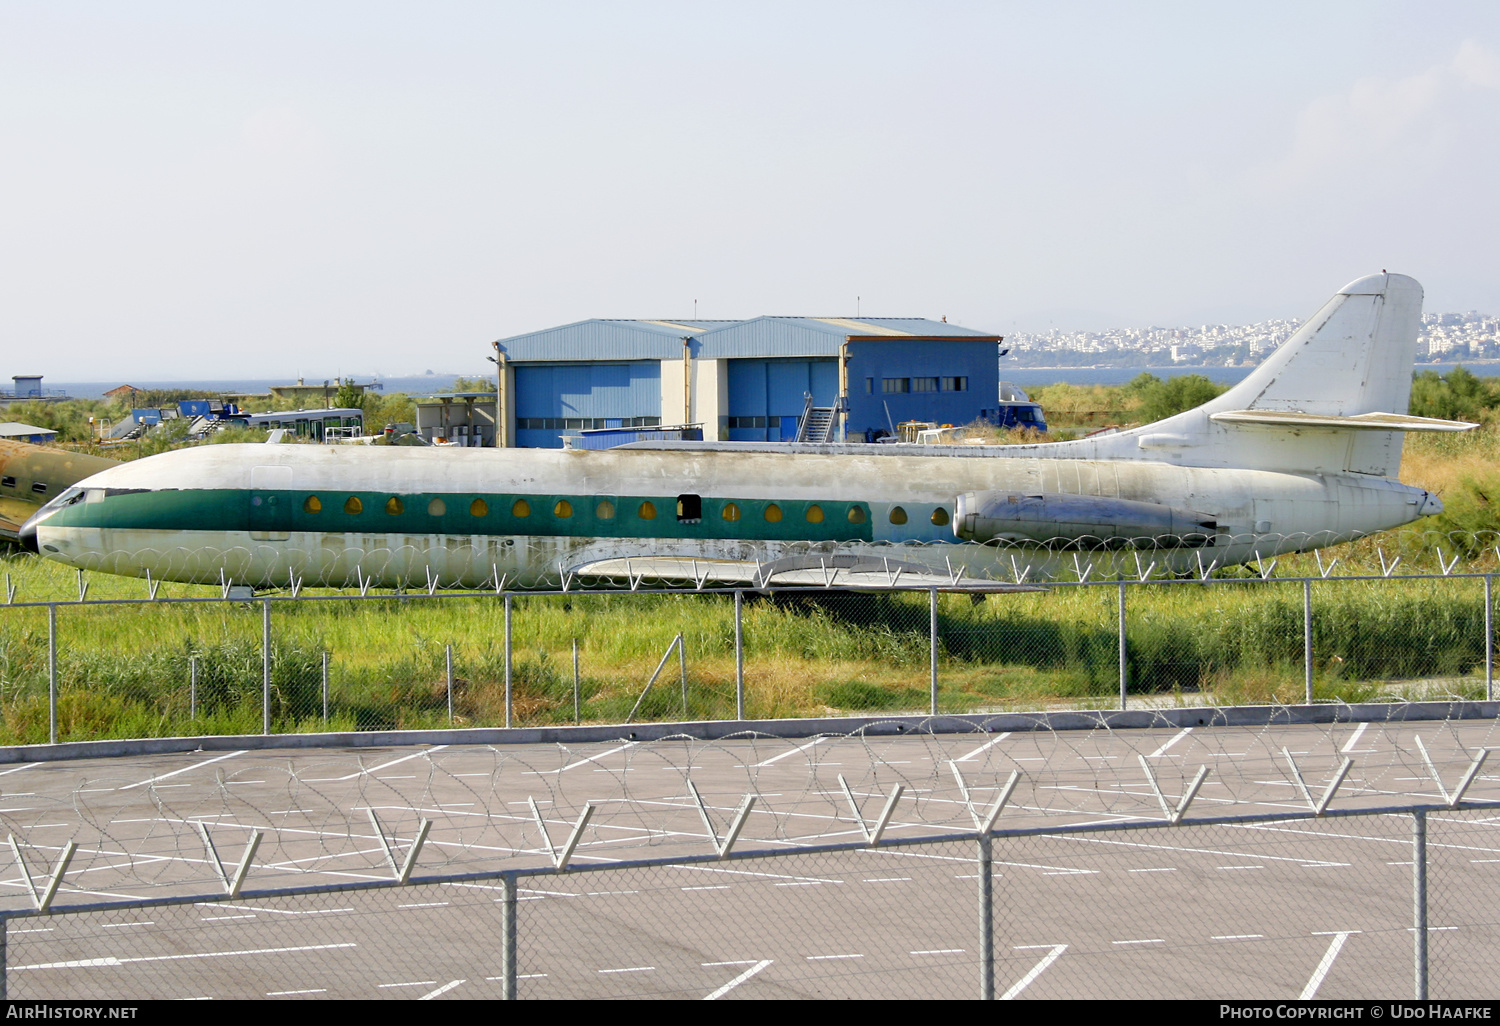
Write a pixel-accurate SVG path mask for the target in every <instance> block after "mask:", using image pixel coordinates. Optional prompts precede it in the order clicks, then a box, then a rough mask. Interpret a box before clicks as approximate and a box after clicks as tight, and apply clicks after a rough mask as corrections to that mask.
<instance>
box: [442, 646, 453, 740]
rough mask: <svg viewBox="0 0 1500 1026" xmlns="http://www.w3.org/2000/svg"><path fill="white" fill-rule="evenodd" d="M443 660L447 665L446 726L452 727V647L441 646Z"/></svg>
mask: <svg viewBox="0 0 1500 1026" xmlns="http://www.w3.org/2000/svg"><path fill="white" fill-rule="evenodd" d="M443 658H444V659H445V660H446V662H447V664H448V726H450V727H451V726H453V645H452V644H447V645H444V646H443Z"/></svg>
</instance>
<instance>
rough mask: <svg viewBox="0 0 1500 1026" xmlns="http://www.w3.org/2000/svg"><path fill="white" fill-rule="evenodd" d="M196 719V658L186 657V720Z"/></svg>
mask: <svg viewBox="0 0 1500 1026" xmlns="http://www.w3.org/2000/svg"><path fill="white" fill-rule="evenodd" d="M197 718H198V657H197V656H188V719H190V720H196V719H197Z"/></svg>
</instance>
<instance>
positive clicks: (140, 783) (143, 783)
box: [102, 751, 245, 791]
mask: <svg viewBox="0 0 1500 1026" xmlns="http://www.w3.org/2000/svg"><path fill="white" fill-rule="evenodd" d="M244 754H245V753H244V752H243V751H239V752H230V753H229V754H228V755H216V756H214V757H213V758H212V759H204V760H203V761H202V762H195V763H193V764H192V765H191V766H184V767H182V769H175V770H173V771H172V772H171V773H162V774H160V775H158V776H154V777H151V778H150V779H149V780H140V781H137V782H136V783H134V784H126V785H125V786H124V787H117V788H115V790H117V791H129V790H130V789H131V788H132V787H145V786H146V785H147V784H154V783H156V782H157V781H158V780H166V779H167V778H168V777H175V776H176V775H177V774H179V773H186V772H187V771H188V770H195V769H200V768H201V767H203V766H207V765H210V764H211V763H215V762H223V761H224V760H225V759H233V758H234V757H235V756H236V755H244ZM102 790H106V791H107V790H109V788H103V789H102Z"/></svg>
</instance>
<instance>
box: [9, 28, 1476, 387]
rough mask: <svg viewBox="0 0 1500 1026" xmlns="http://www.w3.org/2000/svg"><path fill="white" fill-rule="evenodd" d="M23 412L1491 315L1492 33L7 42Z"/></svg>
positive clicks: (107, 31) (265, 34) (323, 33)
mask: <svg viewBox="0 0 1500 1026" xmlns="http://www.w3.org/2000/svg"><path fill="white" fill-rule="evenodd" d="M0 140H3V145H4V150H5V155H6V159H5V160H4V161H0V353H3V354H4V356H5V360H4V361H0V362H3V363H7V364H10V365H11V367H0V380H3V378H4V376H8V375H9V374H11V373H21V372H26V371H32V372H35V371H38V370H40V371H43V372H44V373H46V374H47V376H48V377H49V378H51V379H54V380H87V379H96V378H106V377H107V378H119V379H120V380H128V379H130V378H131V377H143V378H155V379H164V378H168V377H175V376H193V377H213V378H229V377H235V378H239V377H269V376H273V375H278V374H282V373H294V372H299V371H300V372H302V373H303V374H305V375H306V376H307V377H309V378H313V377H317V378H319V379H321V378H323V377H327V376H331V375H332V374H333V373H335V372H336V371H337V370H338V369H339V368H347V367H360V368H362V369H363V371H362V373H367V372H369V371H370V370H378V371H380V372H382V373H385V374H388V375H404V374H409V373H411V372H413V371H416V372H418V373H420V372H421V371H422V370H424V369H426V368H428V367H431V366H433V365H434V364H443V365H447V366H457V367H471V366H478V365H481V364H482V363H483V359H484V356H485V355H486V353H487V352H488V343H489V342H490V340H492V339H496V338H501V337H507V336H511V335H516V334H521V333H523V332H527V331H532V330H536V329H540V328H544V327H548V326H551V325H557V324H564V323H570V322H573V321H579V320H584V319H588V318H593V317H612V318H632V317H652V318H674V317H675V318H682V317H688V316H690V315H693V314H694V311H695V306H696V316H698V317H701V318H741V317H752V316H757V315H760V314H784V315H805V314H816V315H822V316H850V315H852V314H854V312H855V311H856V310H858V311H859V312H860V313H861V314H863V315H864V316H921V317H930V318H933V319H937V318H938V317H942V316H945V315H946V316H947V318H948V320H949V321H950V322H951V323H955V324H961V325H966V326H970V327H977V328H983V329H986V330H990V331H994V332H996V333H999V334H1003V335H1007V336H1012V337H1015V336H1019V335H1023V334H1028V335H1043V334H1046V333H1048V332H1049V331H1052V330H1053V329H1056V330H1058V331H1060V332H1084V331H1093V332H1100V331H1105V330H1107V329H1109V328H1110V326H1111V325H1122V324H1153V323H1155V324H1198V325H1201V324H1205V323H1215V322H1218V323H1225V324H1255V323H1262V322H1267V321H1270V320H1272V319H1275V318H1292V317H1306V316H1309V315H1310V314H1311V313H1312V311H1314V310H1316V309H1317V308H1318V307H1319V306H1321V305H1322V303H1323V302H1324V301H1326V300H1327V298H1328V297H1329V296H1331V295H1332V294H1333V293H1334V292H1335V291H1336V290H1337V289H1338V288H1339V287H1341V286H1342V285H1344V284H1345V283H1346V282H1349V281H1352V280H1354V279H1356V278H1359V277H1362V276H1364V275H1366V274H1370V273H1374V272H1377V271H1379V270H1380V269H1381V268H1389V269H1390V270H1392V271H1400V272H1402V273H1406V274H1410V275H1413V276H1414V277H1416V278H1417V279H1418V280H1419V281H1421V282H1422V283H1423V285H1424V287H1425V288H1426V290H1427V308H1428V309H1431V310H1469V309H1474V310H1491V311H1497V310H1500V255H1497V251H1496V247H1495V243H1494V240H1495V239H1496V238H1497V237H1500V204H1497V203H1496V201H1495V187H1494V178H1495V169H1496V168H1497V167H1500V5H1497V4H1494V3H1492V2H1478V0H1453V2H1447V3H1443V4H1430V3H1418V2H1408V0H1365V2H1354V0H1329V2H1325V3H1321V4H1312V5H1310V4H1300V3H1291V2H1285V0H1268V2H1266V3H1262V4H1257V5H1254V6H1253V7H1243V6H1239V7H1236V6H1234V5H1211V4H1201V3H1189V2H1168V0H1155V2H1147V0H1143V2H1140V3H1134V4H1128V5H1124V4H1122V5H1110V4H1099V3H1096V2H1086V0H1058V2H1056V3H1050V4H1045V5H1042V4H1035V3H1022V2H1001V0H983V2H981V0H973V2H965V0H948V2H944V0H925V2H920V3H916V2H912V3H903V2H893V0H884V2H881V0H876V2H868V0H862V2H855V0H821V2H820V0H810V2H808V0H804V2H796V3H793V2H779V0H763V2H758V3H755V4H743V5H733V4H695V3H688V2H669V0H637V2H632V3H629V4H618V3H608V2H603V0H577V2H570V3H568V4H525V3H519V2H501V0H485V2H480V0H448V2H445V3H440V4H436V5H421V6H418V5H399V4H369V3H356V2H354V0H325V2H321V3H317V4H294V3H289V2H287V0H265V2H263V3H258V4H239V5H236V4H201V3H191V2H188V0H134V2H132V3H130V4H117V3H109V2H105V0H8V2H6V3H5V4H3V5H0Z"/></svg>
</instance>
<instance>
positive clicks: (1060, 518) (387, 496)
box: [21, 273, 1475, 591]
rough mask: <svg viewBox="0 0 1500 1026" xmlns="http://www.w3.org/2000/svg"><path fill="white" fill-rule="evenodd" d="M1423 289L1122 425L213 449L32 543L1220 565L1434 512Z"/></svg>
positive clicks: (548, 578) (963, 570) (735, 576)
mask: <svg viewBox="0 0 1500 1026" xmlns="http://www.w3.org/2000/svg"><path fill="white" fill-rule="evenodd" d="M1421 305H1422V290H1421V286H1420V285H1418V284H1417V282H1416V281H1414V280H1413V279H1411V278H1408V277H1405V276H1403V275H1399V274H1384V273H1383V274H1377V275H1371V276H1369V277H1367V278H1361V279H1359V280H1358V281H1355V282H1352V283H1351V284H1349V285H1348V286H1346V287H1345V288H1343V289H1341V290H1340V291H1339V293H1338V294H1337V295H1335V296H1334V297H1333V298H1332V299H1331V300H1329V301H1328V303H1326V304H1325V305H1324V306H1323V308H1322V309H1321V310H1319V311H1318V312H1317V313H1316V314H1314V315H1313V316H1312V317H1311V318H1309V319H1308V321H1307V323H1306V324H1305V325H1304V326H1303V327H1302V329H1301V330H1300V331H1298V332H1297V333H1296V335H1294V336H1293V337H1292V338H1291V339H1290V340H1289V341H1288V342H1287V343H1286V344H1285V345H1283V346H1281V347H1280V348H1279V349H1278V350H1276V351H1275V352H1274V353H1273V354H1272V355H1271V356H1270V357H1268V358H1267V359H1266V361H1265V362H1264V363H1263V364H1261V365H1260V366H1259V367H1258V368H1256V369H1255V370H1254V371H1253V372H1252V373H1251V374H1250V375H1249V376H1248V377H1247V378H1245V380H1244V381H1242V382H1241V383H1240V384H1239V385H1237V386H1235V387H1234V388H1232V389H1230V390H1229V391H1228V392H1226V393H1224V394H1223V395H1221V396H1219V397H1218V398H1217V399H1214V400H1212V401H1211V402H1208V403H1205V404H1204V405H1202V406H1200V407H1198V408H1197V409H1194V410H1190V411H1188V412H1186V413H1181V414H1178V415H1176V416H1174V417H1169V418H1167V419H1166V420H1162V421H1159V422H1157V423H1155V424H1149V425H1146V426H1144V427H1139V428H1135V429H1133V430H1129V431H1122V432H1118V433H1115V434H1110V435H1104V436H1096V437H1091V438H1085V439H1079V440H1076V441H1069V442H1045V443H1038V444H1034V445H1018V446H994V447H973V446H964V447H958V446H954V447H939V446H931V447H902V446H876V445H863V444H857V443H856V444H848V443H845V444H835V445H786V444H760V443H713V442H708V443H691V442H688V443H637V444H636V445H633V446H626V447H623V448H618V449H611V450H605V451H570V450H546V449H477V450H476V449H437V450H434V449H366V448H346V447H341V446H314V445H301V446H265V445H208V446H202V447H198V448H193V449H185V450H180V451H177V452H171V453H166V454H163V455H160V456H153V457H151V458H149V459H144V460H140V461H137V462H133V463H126V464H123V465H121V466H118V467H115V468H112V469H109V470H106V471H104V472H103V473H100V474H96V475H95V476H93V477H90V478H88V479H86V480H84V481H81V482H79V483H78V484H77V485H76V486H75V487H72V488H70V489H68V490H67V491H66V492H65V493H64V494H62V495H60V496H58V498H56V499H55V500H54V501H52V502H51V503H49V504H48V505H47V506H46V507H44V508H43V509H42V510H41V511H40V512H38V513H37V514H36V515H35V516H34V517H32V518H31V520H29V521H28V522H27V523H26V525H25V526H24V528H23V529H22V531H21V536H22V541H23V544H25V545H27V546H28V547H30V548H33V549H36V550H39V551H40V552H41V553H42V554H43V555H45V556H47V557H48V558H51V559H55V560H58V561H60V562H63V563H67V564H69V565H71V566H76V567H81V568H84V569H89V570H102V571H106V572H109V573H115V574H126V575H131V576H138V577H143V576H146V575H147V574H148V572H149V574H150V576H151V577H152V578H153V579H155V580H177V581H197V582H214V583H221V584H229V583H238V584H240V585H249V586H251V587H284V586H295V585H296V584H297V583H298V582H302V583H306V584H309V585H315V584H324V585H337V586H344V587H348V586H353V585H356V584H358V585H360V586H361V587H369V586H370V585H375V586H381V587H401V586H405V587H413V586H425V587H428V588H435V587H463V588H488V587H494V588H496V589H497V590H498V589H500V588H502V587H511V588H539V587H556V586H557V584H558V583H559V582H570V581H572V580H574V579H578V578H582V579H584V580H585V581H586V582H595V583H605V584H610V585H625V584H628V585H630V586H638V585H639V583H640V582H641V581H642V580H652V581H666V582H671V583H679V582H691V583H692V584H693V585H695V586H697V587H705V586H710V585H712V586H719V587H726V586H728V587H767V586H777V585H817V586H824V587H842V588H884V587H944V588H953V589H955V590H973V591H979V590H1007V589H1010V588H1015V587H1017V586H1020V585H1021V584H1022V582H1027V581H1030V582H1037V581H1044V580H1046V579H1048V578H1052V577H1055V576H1056V575H1059V574H1061V573H1062V572H1064V571H1066V572H1067V573H1069V574H1070V575H1071V574H1072V573H1074V572H1076V571H1075V562H1074V558H1075V556H1077V555H1078V554H1079V551H1080V550H1088V551H1087V552H1086V553H1085V555H1084V558H1085V559H1087V560H1088V561H1089V562H1092V563H1094V564H1095V566H1096V568H1097V569H1098V570H1099V571H1101V572H1103V573H1110V572H1112V571H1113V570H1115V569H1119V570H1121V571H1122V572H1123V571H1124V570H1125V569H1126V568H1127V567H1128V568H1129V569H1130V571H1131V572H1134V571H1135V570H1136V566H1135V563H1136V559H1137V557H1138V556H1139V557H1142V558H1145V559H1148V560H1150V561H1154V562H1155V563H1156V565H1157V566H1159V567H1162V568H1163V569H1166V570H1174V571H1185V570H1189V569H1195V568H1196V569H1197V570H1199V571H1201V570H1203V569H1204V568H1211V567H1213V566H1228V565H1232V564H1237V563H1242V562H1247V561H1250V560H1253V559H1256V558H1257V557H1262V556H1274V555H1276V554H1278V553H1283V552H1291V551H1303V550H1307V549H1310V548H1315V547H1320V546H1324V545H1330V544H1335V543H1338V542H1343V541H1348V540H1350V539H1353V538H1358V537H1361V536H1364V535H1369V534H1373V533H1375V532H1378V531H1383V530H1387V529H1389V528H1393V527H1399V526H1401V525H1402V524H1407V523H1410V522H1411V521H1413V520H1416V519H1418V518H1419V517H1422V516H1426V515H1428V514H1432V513H1436V512H1439V511H1440V510H1441V509H1442V505H1441V503H1440V502H1439V501H1438V499H1437V497H1436V496H1434V495H1432V494H1431V493H1429V492H1427V491H1425V490H1423V489H1421V488H1413V487H1408V486H1406V485H1403V484H1401V483H1399V482H1398V481H1397V480H1396V474H1397V471H1398V469H1399V467H1400V461H1401V444H1402V437H1403V433H1404V432H1407V431H1464V430H1468V429H1470V428H1472V427H1474V426H1475V425H1472V424H1465V423H1459V422H1455V421H1443V420H1432V419H1428V418H1422V417H1412V416H1409V415H1407V414H1406V412H1405V411H1406V409H1407V406H1408V400H1409V398H1410V393H1411V376H1412V363H1413V359H1414V356H1415V347H1416V339H1417V327H1418V323H1419V321H1420V316H1421Z"/></svg>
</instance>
